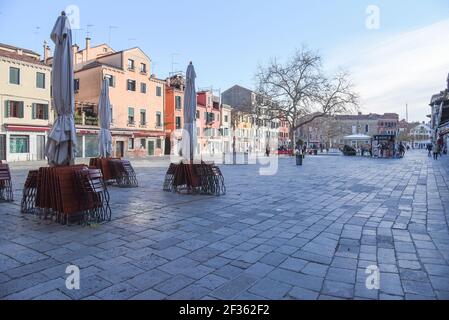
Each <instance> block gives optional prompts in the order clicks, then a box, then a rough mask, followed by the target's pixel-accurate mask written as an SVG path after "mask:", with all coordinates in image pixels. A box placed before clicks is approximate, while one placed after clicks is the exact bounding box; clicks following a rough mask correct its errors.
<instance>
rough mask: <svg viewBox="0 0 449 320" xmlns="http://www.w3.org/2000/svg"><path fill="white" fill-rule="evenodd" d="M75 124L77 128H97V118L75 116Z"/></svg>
mask: <svg viewBox="0 0 449 320" xmlns="http://www.w3.org/2000/svg"><path fill="white" fill-rule="evenodd" d="M74 118H75V124H76V125H79V126H98V117H95V116H86V115H84V114H82V115H79V114H75V116H74Z"/></svg>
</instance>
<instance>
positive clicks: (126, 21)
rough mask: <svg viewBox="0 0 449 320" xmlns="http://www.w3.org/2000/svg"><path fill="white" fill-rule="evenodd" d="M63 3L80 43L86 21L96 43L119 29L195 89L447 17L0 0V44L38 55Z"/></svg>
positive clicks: (364, 2)
mask: <svg viewBox="0 0 449 320" xmlns="http://www.w3.org/2000/svg"><path fill="white" fill-rule="evenodd" d="M69 4H74V5H77V6H78V7H79V8H80V21H81V27H82V28H84V30H81V31H78V32H76V35H77V40H78V41H77V42H79V43H81V45H82V46H84V38H85V35H86V26H87V25H88V24H91V25H93V26H91V27H90V28H89V29H90V33H91V37H92V42H93V44H94V45H95V44H100V43H104V42H108V38H109V26H111V25H112V26H117V27H118V28H117V29H114V30H113V32H112V41H111V42H112V43H111V44H112V47H113V48H114V49H115V50H121V49H125V48H127V47H133V46H139V47H141V48H142V49H143V50H144V51H145V52H146V53H147V54H148V55H149V56H150V57H151V58H152V59H153V62H155V63H156V66H155V68H156V73H157V75H158V76H159V77H161V78H164V77H166V76H167V75H168V73H169V72H170V71H171V69H172V54H173V53H176V54H178V55H176V56H175V62H176V63H177V65H175V70H182V71H184V69H185V68H186V66H187V63H188V61H189V60H193V61H194V63H195V67H196V70H197V74H198V85H199V86H200V87H208V86H212V85H213V86H214V88H216V89H218V88H221V89H223V90H224V89H227V88H228V87H230V86H231V85H233V84H235V83H239V84H242V85H245V86H248V87H252V86H253V84H254V81H253V75H254V72H255V70H256V68H257V65H258V64H259V63H264V62H266V61H267V60H268V59H269V58H270V57H274V56H276V57H281V58H285V57H288V55H289V54H291V53H292V51H293V50H294V49H295V48H298V47H300V46H301V45H302V44H306V45H308V46H309V47H311V48H314V49H318V50H320V52H321V53H322V54H323V56H324V58H325V59H326V60H327V61H332V63H335V64H338V59H337V58H336V57H334V56H332V55H333V54H334V52H335V50H336V49H340V50H341V48H346V49H344V50H351V48H354V49H357V48H358V47H359V46H361V44H363V45H366V44H367V43H370V42H375V41H381V40H382V39H383V38H385V37H388V36H390V35H395V34H397V33H400V32H407V31H411V30H415V29H418V28H422V27H425V26H428V25H431V24H433V23H436V22H438V21H442V20H445V19H448V18H449V2H448V1H447V0H433V1H422V0H407V1H403V0H383V1H374V0H308V1H307V0H276V1H272V0H270V1H266V0H257V1H256V0H226V1H225V0H222V1H221V0H214V1H210V0H209V1H206V0H190V1H184V0H171V1H151V0H150V1H148V0H145V1H143V0H142V1H138V0H127V1H103V0H95V1H93V0H89V1H85V0H72V1H59V0H58V1H56V0H40V1H29V0H0V42H4V43H8V44H12V45H17V46H21V47H25V48H30V49H33V50H35V51H37V52H39V53H41V52H42V42H43V41H44V40H48V38H49V33H50V31H51V28H52V26H53V24H54V22H55V19H56V17H57V16H58V14H59V13H60V11H61V10H63V9H64V8H65V7H66V5H69ZM371 4H374V5H377V6H379V8H380V9H381V29H380V30H376V31H370V30H367V29H366V28H365V19H366V13H365V10H366V7H367V6H368V5H371ZM448 32H449V30H448ZM448 69H449V68H448ZM447 71H449V70H447ZM442 81H443V82H442V83H441V85H442V86H443V85H444V78H443V79H442ZM431 93H432V92H429V95H430V94H431ZM370 111H372V110H370Z"/></svg>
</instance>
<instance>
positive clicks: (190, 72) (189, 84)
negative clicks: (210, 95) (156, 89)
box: [182, 62, 196, 161]
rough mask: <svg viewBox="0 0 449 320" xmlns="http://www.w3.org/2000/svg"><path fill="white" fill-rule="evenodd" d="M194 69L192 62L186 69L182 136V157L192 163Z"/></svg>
mask: <svg viewBox="0 0 449 320" xmlns="http://www.w3.org/2000/svg"><path fill="white" fill-rule="evenodd" d="M195 78H196V73H195V68H194V67H193V64H192V62H190V64H189V66H188V67H187V72H186V88H185V93H184V130H183V134H182V156H183V158H184V159H185V160H190V161H193V158H194V156H195V146H196V89H195Z"/></svg>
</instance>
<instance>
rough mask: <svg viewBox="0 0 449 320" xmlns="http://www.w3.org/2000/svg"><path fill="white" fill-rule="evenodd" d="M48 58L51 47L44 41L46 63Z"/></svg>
mask: <svg viewBox="0 0 449 320" xmlns="http://www.w3.org/2000/svg"><path fill="white" fill-rule="evenodd" d="M48 58H50V47H49V46H48V43H47V41H44V63H45V62H47V60H48Z"/></svg>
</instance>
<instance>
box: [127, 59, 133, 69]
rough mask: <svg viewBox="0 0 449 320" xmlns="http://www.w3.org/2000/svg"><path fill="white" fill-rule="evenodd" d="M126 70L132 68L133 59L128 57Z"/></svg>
mask: <svg viewBox="0 0 449 320" xmlns="http://www.w3.org/2000/svg"><path fill="white" fill-rule="evenodd" d="M128 70H134V60H133V59H128Z"/></svg>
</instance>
